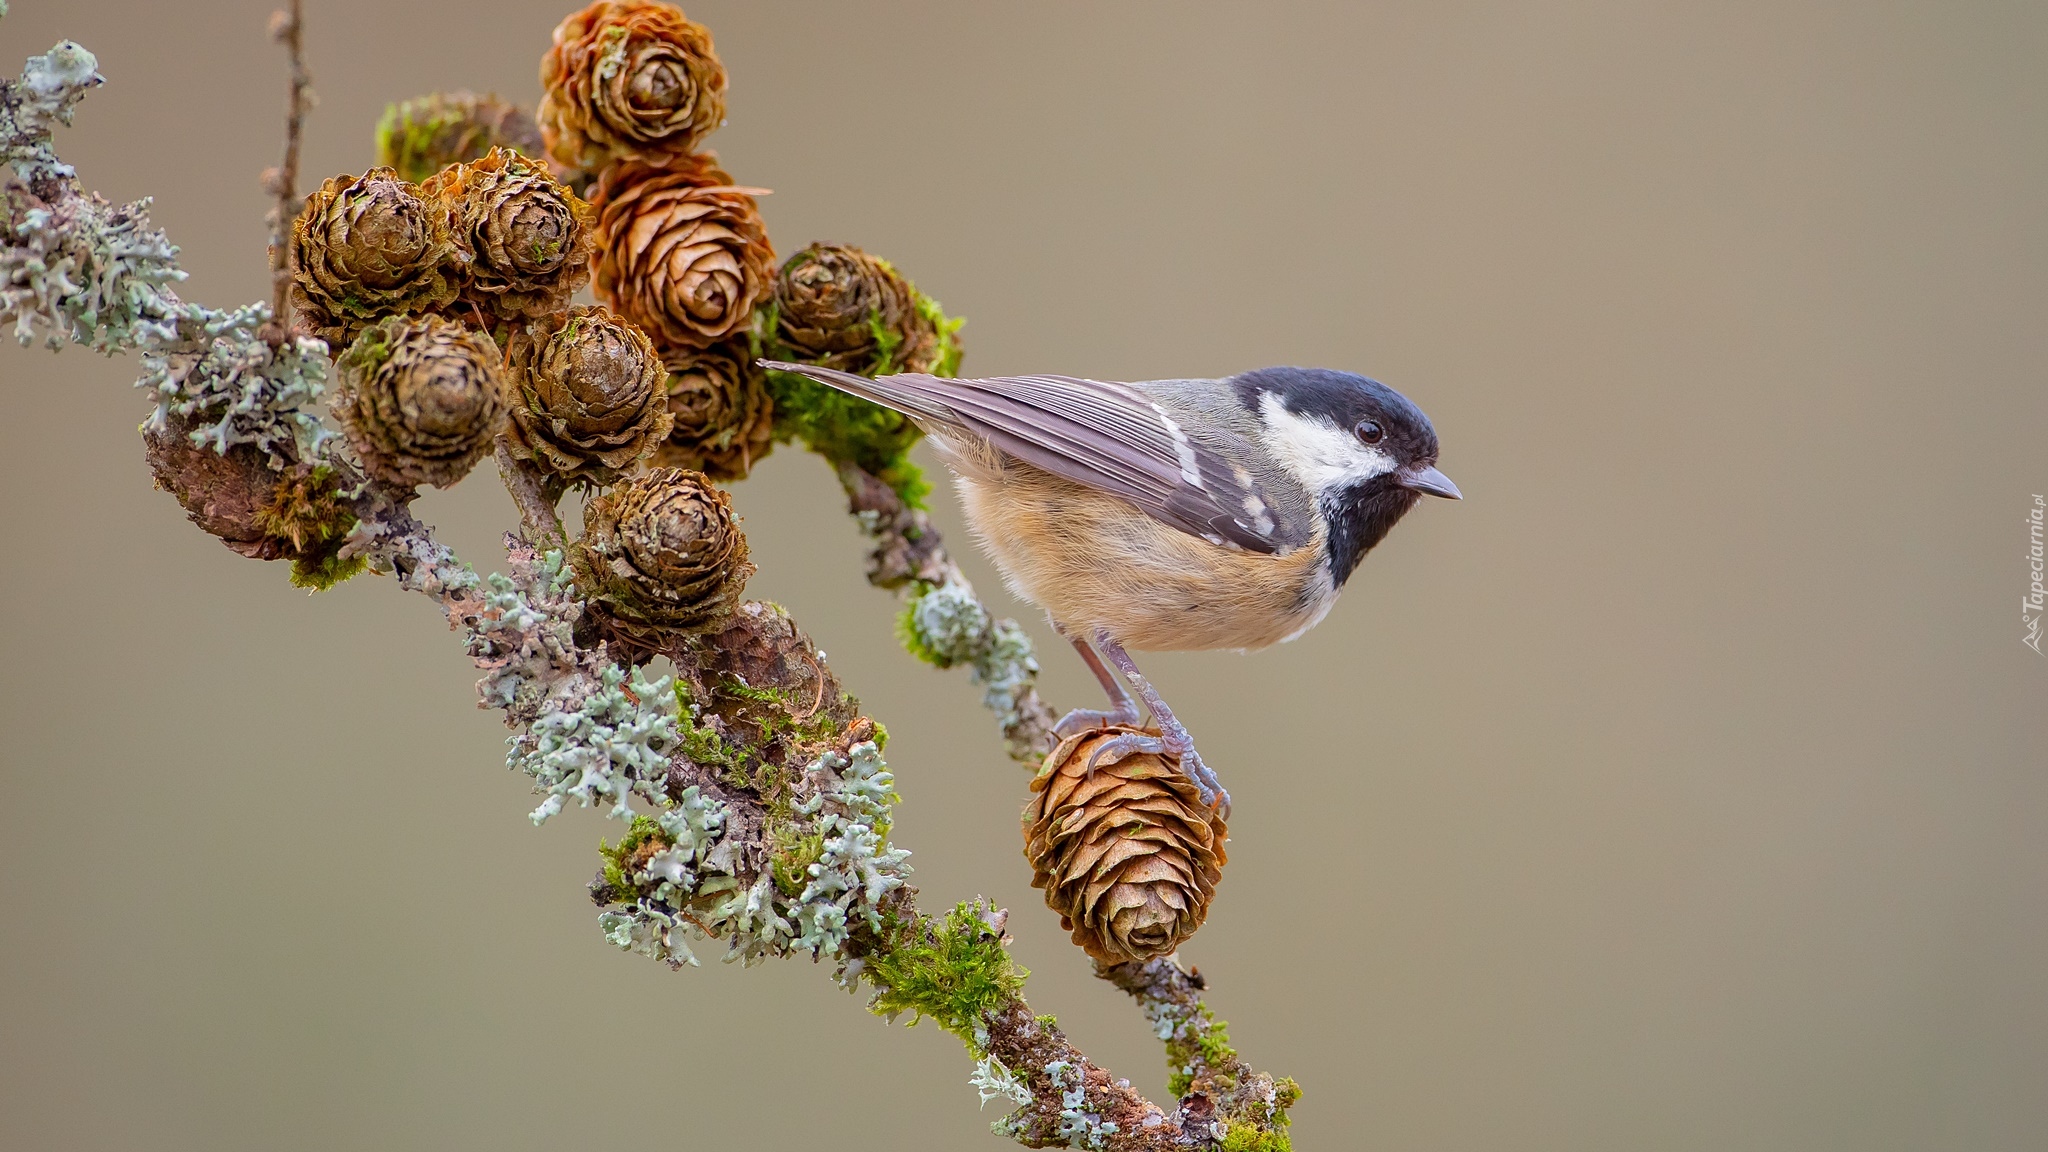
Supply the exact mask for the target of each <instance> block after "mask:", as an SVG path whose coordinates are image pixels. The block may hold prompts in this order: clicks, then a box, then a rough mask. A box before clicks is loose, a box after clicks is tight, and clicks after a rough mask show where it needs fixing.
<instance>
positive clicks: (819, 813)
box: [598, 741, 910, 983]
mask: <svg viewBox="0 0 2048 1152" xmlns="http://www.w3.org/2000/svg"><path fill="white" fill-rule="evenodd" d="M892 781H893V777H892V776H891V774H890V773H889V771H888V768H887V766H886V765H885V764H884V763H883V762H882V758H881V754H880V751H879V749H878V748H877V747H876V745H875V743H874V742H873V741H863V742H861V743H859V744H855V745H854V746H853V747H852V748H850V749H849V750H848V751H847V752H846V753H845V754H841V753H838V752H827V753H826V754H824V755H823V756H820V757H819V758H818V759H817V760H816V761H814V762H813V763H812V764H810V765H809V766H808V767H807V768H805V770H804V772H803V774H802V776H801V777H800V778H799V779H798V781H797V783H796V794H797V799H796V800H795V802H794V803H793V804H792V806H791V809H790V815H789V817H788V819H789V822H790V823H789V826H788V827H787V828H785V829H783V830H782V831H783V833H784V834H785V835H786V836H787V837H788V838H789V839H790V840H792V841H794V842H813V841H814V842H817V843H818V844H820V845H821V847H820V848H819V851H818V857H817V859H816V860H814V861H811V862H810V863H809V864H808V865H806V866H805V869H804V873H803V875H804V884H803V887H802V889H801V890H800V891H798V892H797V893H796V894H795V895H793V896H792V895H791V894H789V893H788V892H785V891H784V890H783V889H782V888H781V887H779V886H778V885H777V884H776V882H775V877H774V875H773V872H772V870H771V869H770V868H769V867H766V866H764V865H760V864H755V865H752V866H748V865H746V864H744V863H743V862H742V861H743V860H744V859H746V858H748V857H750V856H751V855H753V854H752V853H750V852H747V851H745V850H744V849H745V848H746V846H745V845H740V844H736V843H734V842H732V841H731V840H730V838H729V835H728V834H729V832H730V828H729V826H728V824H727V822H726V820H725V818H724V812H723V810H722V809H721V808H719V807H717V806H716V801H713V800H711V799H710V798H708V797H705V796H703V795H702V794H701V792H700V791H699V789H698V788H697V787H696V786H694V785H693V786H691V787H690V788H686V789H684V790H683V793H682V794H681V795H680V796H678V797H676V798H675V799H674V800H673V801H672V802H671V806H670V807H669V808H668V809H667V810H666V811H664V812H662V813H661V814H659V815H657V816H656V817H655V821H656V823H657V824H658V825H659V826H660V829H661V832H662V837H663V839H664V841H666V844H667V846H666V847H664V848H663V849H662V850H661V851H658V852H655V853H654V854H652V855H651V856H650V857H648V858H647V860H646V861H645V862H644V863H642V864H640V865H638V866H636V867H635V868H634V869H633V870H632V871H631V872H630V873H629V874H628V875H627V876H626V877H625V880H626V882H627V883H628V884H629V885H631V887H632V889H633V893H632V899H631V902H630V903H627V904H626V905H625V906H624V907H622V908H610V909H607V910H606V911H604V912H603V913H601V914H600V915H599V917H598V924H599V927H600V928H602V929H603V930H604V933H605V935H606V937H607V938H608V939H610V940H611V941H612V942H613V943H614V944H617V945H618V946H619V947H621V948H625V949H628V950H629V951H634V952H640V953H642V954H645V955H648V956H652V957H654V958H655V959H659V960H664V961H667V962H668V963H670V964H672V965H677V966H680V965H683V964H695V963H696V958H695V956H694V955H693V954H692V953H691V952H690V950H689V948H688V946H687V944H686V943H685V942H684V941H683V940H682V939H680V938H679V937H678V930H679V929H687V935H694V936H700V937H708V938H712V939H722V940H724V941H725V942H726V954H725V956H724V959H725V960H726V961H727V962H732V961H739V962H740V963H742V964H753V963H756V962H758V961H761V960H766V959H770V958H774V957H782V956H791V955H808V956H811V957H813V958H814V959H839V960H840V961H841V962H842V969H841V980H842V983H845V982H848V981H849V979H850V978H851V977H853V976H855V975H857V969H856V968H854V964H855V963H856V962H854V961H851V960H848V959H847V958H846V957H845V955H844V950H845V946H846V942H847V940H848V939H849V938H850V934H851V932H852V929H853V926H854V925H856V924H862V925H866V926H867V927H868V928H869V929H871V930H876V931H879V930H880V929H881V927H882V921H881V915H880V906H881V903H882V901H883V899H884V898H885V897H887V896H888V894H889V893H891V892H893V891H895V890H896V889H898V888H901V887H902V886H903V884H904V878H905V877H906V876H907V875H909V873H910V864H909V862H908V861H909V857H910V853H909V852H907V851H905V850H903V849H900V848H892V847H890V846H889V842H888V836H887V831H886V830H887V828H888V824H889V816H890V813H891V810H892V808H893V806H894V805H895V803H896V793H895V790H894V789H893V788H892V787H891V783H892Z"/></svg>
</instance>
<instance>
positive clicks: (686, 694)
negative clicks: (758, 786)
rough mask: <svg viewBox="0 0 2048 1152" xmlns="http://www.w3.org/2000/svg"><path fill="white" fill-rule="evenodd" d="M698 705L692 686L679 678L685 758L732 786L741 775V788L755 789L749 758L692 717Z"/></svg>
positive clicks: (679, 722) (679, 720)
mask: <svg viewBox="0 0 2048 1152" xmlns="http://www.w3.org/2000/svg"><path fill="white" fill-rule="evenodd" d="M694 703H695V701H694V700H693V699H692V697H691V693H690V685H689V682H688V681H686V680H683V679H682V678H681V677H678V678H677V679H676V731H677V733H678V734H679V735H680V736H681V741H680V742H681V744H682V751H683V756H684V758H686V759H688V760H689V761H690V762H691V763H692V764H695V765H697V766H698V767H700V768H703V769H705V770H707V771H709V772H712V773H714V774H716V775H717V776H718V777H719V778H720V779H723V780H726V781H727V782H728V783H731V782H732V776H733V774H734V773H737V774H738V778H739V783H738V785H737V787H741V788H747V787H751V786H752V781H751V779H749V777H748V776H747V771H746V756H745V755H744V754H742V753H741V752H740V751H739V750H738V749H736V748H734V747H732V746H731V745H729V744H727V743H726V742H725V741H723V740H721V739H719V738H718V733H716V732H713V731H712V730H711V729H709V728H706V727H704V726H703V725H701V724H699V723H697V718H696V716H694V715H692V714H691V710H690V709H691V705H692V704H694Z"/></svg>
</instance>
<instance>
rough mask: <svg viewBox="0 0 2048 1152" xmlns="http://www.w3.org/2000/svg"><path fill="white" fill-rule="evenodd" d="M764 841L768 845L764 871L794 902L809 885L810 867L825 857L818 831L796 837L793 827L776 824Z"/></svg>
mask: <svg viewBox="0 0 2048 1152" xmlns="http://www.w3.org/2000/svg"><path fill="white" fill-rule="evenodd" d="M768 840H769V844H770V845H771V848H770V855H769V858H768V868H769V871H770V872H771V873H772V874H773V875H774V877H775V886H776V887H777V888H778V889H781V891H782V894H783V895H784V896H787V897H789V898H790V899H792V900H794V899H795V898H797V897H798V896H800V895H802V894H803V890H804V887H805V886H806V885H808V884H809V883H810V880H811V874H810V867H811V865H813V864H816V863H817V862H818V860H819V859H820V858H821V857H823V856H824V855H825V835H824V833H822V832H813V833H811V834H809V835H800V834H799V832H798V826H797V825H795V824H792V823H788V822H777V823H775V824H774V825H773V826H771V828H770V829H769V834H768Z"/></svg>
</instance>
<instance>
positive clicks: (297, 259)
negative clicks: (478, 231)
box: [291, 168, 461, 347]
mask: <svg viewBox="0 0 2048 1152" xmlns="http://www.w3.org/2000/svg"><path fill="white" fill-rule="evenodd" d="M291 264H292V307H293V309H294V310H295V311H296V312H297V313H298V314H299V315H300V316H301V317H302V318H303V319H304V320H305V322H306V324H307V326H308V327H310V328H312V329H313V331H314V332H315V333H317V334H318V335H319V336H320V338H321V339H323V340H326V341H327V342H328V343H329V344H330V345H333V346H334V347H340V346H341V345H343V344H345V343H347V342H348V341H349V340H351V339H354V337H355V335H356V333H358V332H360V331H362V330H363V329H364V328H366V327H368V326H370V325H371V324H374V323H376V322H377V321H378V320H379V319H380V318H382V317H385V316H389V315H392V314H394V313H400V312H427V311H432V310H433V309H436V308H440V307H442V306H443V305H446V304H447V303H449V302H450V301H452V300H454V299H455V296H456V293H457V291H458V290H459V289H458V284H457V279H456V277H457V276H458V275H459V272H460V265H461V256H460V255H459V254H458V252H457V249H456V245H455V238H454V236H453V234H452V233H451V232H450V231H449V227H448V213H447V212H446V210H445V209H444V208H442V207H441V206H440V205H438V204H436V203H435V202H434V201H432V200H431V199H429V198H428V197H427V196H426V195H425V194H424V193H423V192H422V191H421V190H420V188H419V186H418V185H416V184H411V183H408V182H407V181H404V180H401V179H399V178H398V174H397V173H396V172H394V171H392V170H391V169H389V168H372V169H370V170H369V171H368V172H366V173H364V174H363V175H361V176H336V177H334V178H333V179H331V180H329V181H327V182H326V183H325V184H323V185H321V187H320V190H319V191H317V192H315V193H313V194H312V195H310V196H308V197H306V206H305V209H304V210H303V211H301V212H300V213H299V218H298V220H296V221H295V222H294V223H293V225H292V237H291Z"/></svg>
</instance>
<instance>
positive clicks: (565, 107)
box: [538, 0, 725, 171]
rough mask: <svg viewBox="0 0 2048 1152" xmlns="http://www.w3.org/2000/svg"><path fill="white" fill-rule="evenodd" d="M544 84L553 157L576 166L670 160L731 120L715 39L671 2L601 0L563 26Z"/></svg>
mask: <svg viewBox="0 0 2048 1152" xmlns="http://www.w3.org/2000/svg"><path fill="white" fill-rule="evenodd" d="M540 82H541V87H543V88H544V89H546V94H545V95H544V96H542V97H541V102H540V111H539V113H538V119H539V121H540V129H541V133H542V135H543V136H544V137H545V138H546V140H547V149H548V154H549V155H551V156H553V157H554V158H555V159H556V160H558V161H560V162H561V163H562V164H565V165H567V166H569V167H571V168H585V169H590V170H592V171H595V170H596V169H599V168H602V167H604V166H605V165H606V164H608V163H610V162H611V161H614V160H639V161H644V162H646V163H649V164H655V165H660V164H666V163H668V162H669V161H670V160H672V159H674V158H677V157H685V156H687V155H688V154H689V153H691V152H693V151H695V150H696V148H697V145H698V144H699V143H701V142H702V141H703V139H704V138H705V137H706V136H708V135H710V134H711V132H712V131H713V130H714V129H716V128H717V127H718V126H719V125H720V124H722V123H724V122H725V66H724V65H723V64H720V63H719V62H718V54H717V53H716V52H714V51H712V48H711V33H710V32H708V31H706V30H705V28H704V26H703V25H701V24H698V23H695V22H694V21H692V20H690V19H689V18H688V17H686V16H684V15H683V13H682V9H680V8H677V7H675V6H674V5H671V4H648V3H642V2H640V0H618V2H615V0H597V3H595V4H592V5H591V6H590V7H588V8H585V9H583V10H582V11H581V12H578V13H576V14H575V15H573V16H570V17H569V18H568V19H566V20H563V21H562V22H561V23H560V24H558V25H556V26H555V40H554V46H553V47H551V48H549V49H548V53H547V55H546V56H544V57H542V58H541V63H540Z"/></svg>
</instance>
